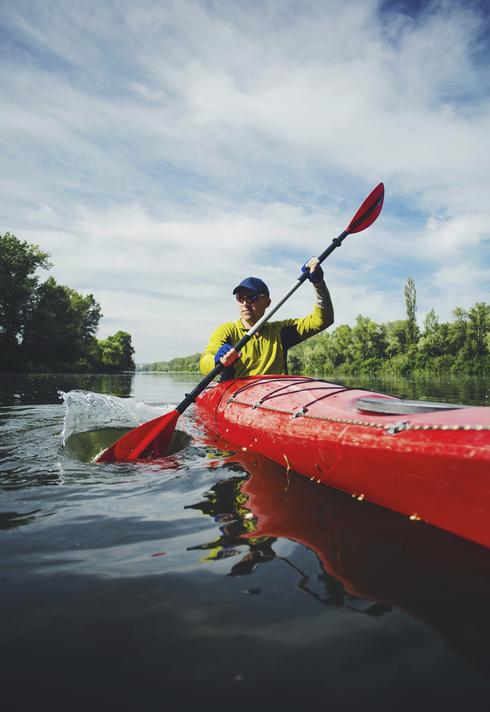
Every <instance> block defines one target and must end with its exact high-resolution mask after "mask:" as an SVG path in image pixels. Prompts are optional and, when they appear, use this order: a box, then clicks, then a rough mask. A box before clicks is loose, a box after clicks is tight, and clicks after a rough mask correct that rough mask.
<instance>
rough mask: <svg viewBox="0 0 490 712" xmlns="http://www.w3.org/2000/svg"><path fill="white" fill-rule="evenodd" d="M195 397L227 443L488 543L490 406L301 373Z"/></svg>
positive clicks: (236, 383)
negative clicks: (419, 397)
mask: <svg viewBox="0 0 490 712" xmlns="http://www.w3.org/2000/svg"><path fill="white" fill-rule="evenodd" d="M196 405H197V408H198V413H199V415H200V417H201V419H202V421H203V423H204V424H205V425H206V426H207V428H208V430H210V431H211V432H214V433H216V434H218V435H219V436H221V437H222V438H224V439H225V440H226V441H228V442H229V443H232V444H234V445H238V446H240V447H241V448H242V449H246V450H247V451H249V452H250V451H252V452H254V451H255V452H259V453H261V454H262V455H265V456H266V457H267V458H269V459H270V460H273V461H274V462H276V463H279V464H281V465H284V466H286V468H287V469H293V470H295V471H297V472H299V473H301V474H302V475H306V476H307V477H309V478H310V479H312V480H315V481H316V482H318V483H324V484H327V485H330V486H332V487H335V488H337V489H340V490H343V491H344V492H347V493H349V494H351V495H355V496H356V497H357V498H358V499H361V500H362V499H366V500H368V501H370V502H374V503H375V504H379V505H381V506H383V507H386V508H388V509H392V510H394V511H396V512H399V513H401V514H404V515H407V516H408V517H410V518H411V519H413V520H423V521H425V522H427V523H429V524H432V525H435V526H437V527H440V528H441V529H445V530H447V531H449V532H452V533H455V534H458V535H459V536H462V537H465V538H467V539H470V540H472V541H475V542H477V543H479V544H483V545H484V546H487V547H490V408H483V407H464V406H460V405H451V404H440V403H426V402H421V401H409V402H407V401H401V400H400V399H397V398H391V397H387V396H384V395H382V394H379V393H372V392H369V391H361V390H353V389H348V388H345V387H343V386H338V385H334V384H330V383H326V382H325V381H318V380H315V379H309V378H304V377H296V376H282V377H281V376H259V377H253V378H249V379H242V380H231V381H225V382H223V383H220V384H218V385H216V386H215V387H214V388H210V389H208V390H207V391H206V392H205V393H203V394H202V395H201V396H200V397H199V398H198V400H197V402H196Z"/></svg>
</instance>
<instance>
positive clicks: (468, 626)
mask: <svg viewBox="0 0 490 712" xmlns="http://www.w3.org/2000/svg"><path fill="white" fill-rule="evenodd" d="M229 459H230V461H234V462H236V463H238V464H239V465H240V466H241V467H242V468H243V470H245V471H246V472H247V473H248V474H249V477H248V479H246V480H245V481H244V482H242V484H241V486H240V492H241V493H242V494H246V495H247V500H246V503H245V506H246V508H247V511H248V512H249V513H250V515H253V520H254V527H253V531H250V532H247V531H245V529H244V530H243V531H242V532H241V534H240V536H241V539H242V540H244V539H247V538H249V539H253V540H254V541H260V540H263V541H267V539H268V538H272V541H275V540H276V539H278V538H287V539H290V540H292V541H295V542H298V543H300V544H302V545H304V546H306V547H307V548H308V549H310V550H312V551H314V552H315V554H316V555H317V557H318V559H319V561H320V563H321V565H322V568H323V569H324V571H326V572H327V574H328V575H330V576H333V577H334V578H335V579H336V580H338V581H340V582H341V583H342V586H343V589H344V591H345V592H346V593H347V594H349V595H352V596H355V597H360V598H362V599H369V600H371V601H375V602H378V603H380V604H389V605H395V606H397V607H399V608H401V609H403V610H405V611H406V612H408V613H409V614H411V615H412V616H414V617H415V618H417V619H419V620H421V621H423V622H424V623H426V624H428V625H430V626H431V627H432V628H434V629H436V630H438V631H439V632H440V633H442V634H443V635H444V637H445V638H446V639H447V640H448V641H450V642H451V644H452V645H453V646H454V647H455V648H457V649H458V650H459V652H460V653H462V654H464V656H465V657H467V658H469V659H471V661H472V662H473V663H474V664H477V666H478V667H480V668H482V669H484V670H488V662H489V659H490V645H489V642H488V641H489V640H490V617H489V612H488V600H489V598H490V577H489V576H488V571H489V567H490V552H488V551H487V550H486V549H484V548H482V547H480V546H476V545H475V544H472V543H470V542H467V541H464V540H463V539H460V538H459V537H456V536H453V535H451V534H448V533H446V532H443V531H440V530H438V529H435V528H434V527H430V526H427V525H425V524H424V523H422V522H413V521H410V520H409V519H408V518H406V517H401V516H400V515H398V514H395V513H393V512H390V511H388V510H386V509H382V508H380V507H377V506H374V505H372V504H370V503H368V502H366V501H363V502H359V501H358V500H356V499H353V498H352V497H349V496H348V495H346V494H345V493H343V492H338V491H336V490H333V489H331V488H327V487H318V486H317V485H315V484H314V483H311V482H309V481H308V480H306V479H305V478H303V477H299V476H297V475H296V474H295V473H286V471H285V469H284V468H283V467H281V466H279V465H277V464H275V463H272V462H270V461H269V460H267V459H265V458H264V457H262V456H260V455H257V454H251V453H249V452H247V453H243V452H242V453H237V455H236V456H232V457H230V458H229ZM235 489H236V487H235ZM228 508H229V505H228ZM385 608H386V606H385ZM375 610H377V609H375ZM380 610H384V609H383V608H382V607H381V608H380ZM368 611H369V609H368Z"/></svg>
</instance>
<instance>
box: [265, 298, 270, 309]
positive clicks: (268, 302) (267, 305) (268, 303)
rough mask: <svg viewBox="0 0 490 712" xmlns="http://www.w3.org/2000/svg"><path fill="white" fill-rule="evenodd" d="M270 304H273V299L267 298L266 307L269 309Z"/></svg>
mask: <svg viewBox="0 0 490 712" xmlns="http://www.w3.org/2000/svg"><path fill="white" fill-rule="evenodd" d="M270 305H271V300H270V299H267V304H266V306H265V308H266V309H267V308H268V307H270Z"/></svg>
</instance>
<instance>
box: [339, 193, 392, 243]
mask: <svg viewBox="0 0 490 712" xmlns="http://www.w3.org/2000/svg"><path fill="white" fill-rule="evenodd" d="M384 197H385V187H384V185H383V183H380V184H379V185H377V186H376V188H375V189H374V190H373V191H372V192H371V193H370V194H369V195H368V197H367V198H366V200H365V201H364V203H363V204H362V205H361V207H360V208H359V210H358V211H357V213H356V214H355V215H354V217H353V218H352V220H351V221H350V223H349V225H348V226H347V227H346V228H345V231H346V232H348V233H349V234H351V233H353V232H361V230H365V229H366V228H367V227H369V226H370V225H372V224H373V222H374V221H375V220H376V218H377V217H378V215H379V214H380V212H381V209H382V207H383V200H384Z"/></svg>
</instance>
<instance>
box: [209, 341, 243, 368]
mask: <svg viewBox="0 0 490 712" xmlns="http://www.w3.org/2000/svg"><path fill="white" fill-rule="evenodd" d="M240 356H241V354H240V353H238V352H237V351H235V349H234V348H233V346H231V345H230V344H223V346H220V347H219V349H218V350H217V352H216V353H215V355H214V363H215V364H216V365H218V363H220V362H221V363H222V364H223V366H224V367H225V368H226V367H227V366H231V365H232V364H233V363H235V361H237V360H238V359H239V358H240Z"/></svg>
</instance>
